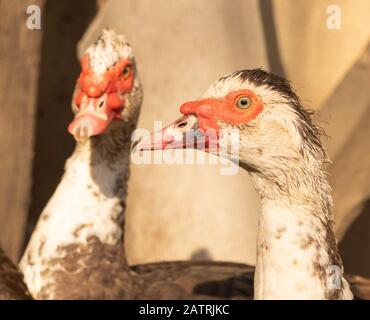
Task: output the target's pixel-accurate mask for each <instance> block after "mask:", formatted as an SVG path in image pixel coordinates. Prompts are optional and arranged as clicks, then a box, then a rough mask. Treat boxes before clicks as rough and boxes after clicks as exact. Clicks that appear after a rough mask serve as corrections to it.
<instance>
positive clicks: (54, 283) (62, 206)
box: [20, 124, 130, 299]
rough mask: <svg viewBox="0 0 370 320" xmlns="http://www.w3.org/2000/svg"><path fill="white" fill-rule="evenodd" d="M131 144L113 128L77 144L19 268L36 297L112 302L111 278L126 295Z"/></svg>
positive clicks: (124, 133) (128, 137) (125, 136)
mask: <svg viewBox="0 0 370 320" xmlns="http://www.w3.org/2000/svg"><path fill="white" fill-rule="evenodd" d="M129 139H130V135H129V134H127V132H124V130H123V128H122V127H121V126H119V125H116V124H115V125H113V126H112V128H111V129H110V131H109V132H108V133H107V134H106V135H103V136H98V137H93V138H91V139H90V140H89V141H87V142H86V143H80V144H78V145H77V146H76V149H75V151H74V153H73V154H72V156H71V157H70V158H69V159H68V160H67V162H66V168H65V174H64V176H63V178H62V180H61V182H60V184H59V185H58V187H57V189H56V191H55V193H54V195H53V197H52V198H51V199H50V201H49V203H48V204H47V206H46V207H45V209H44V211H43V212H42V214H41V216H40V219H39V222H38V224H37V227H36V229H35V231H34V233H33V235H32V238H31V240H30V242H29V244H28V247H27V249H26V251H25V254H24V256H23V258H22V261H21V264H20V266H21V269H22V271H23V273H24V275H25V281H26V283H27V285H28V287H29V289H30V291H31V293H32V294H33V296H34V297H36V298H42V299H58V298H91V293H92V292H93V291H94V293H93V297H95V298H108V297H109V296H107V292H109V291H108V290H107V289H106V287H107V285H109V283H108V284H107V283H105V282H107V281H108V282H109V281H110V280H109V279H112V277H115V278H116V280H114V281H115V282H114V283H112V284H111V291H110V292H112V291H113V292H114V290H116V292H120V296H122V294H123V293H122V292H123V291H122V290H123V288H124V287H125V285H127V282H129V278H130V277H129V274H128V265H127V261H126V256H125V250H124V211H125V200H126V193H127V180H128V176H129V159H130V158H129V157H130V141H129ZM115 268H116V269H115ZM114 275H115V276H114ZM112 281H113V280H112ZM83 284H84V285H86V288H83ZM124 284H125V285H124ZM115 286H118V288H117V289H115ZM128 287H129V286H128ZM92 290H93V291H92ZM121 291H122V292H121ZM85 294H90V296H89V297H87V296H85ZM110 298H117V297H116V296H110Z"/></svg>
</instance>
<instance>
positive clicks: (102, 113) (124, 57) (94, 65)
mask: <svg viewBox="0 0 370 320" xmlns="http://www.w3.org/2000/svg"><path fill="white" fill-rule="evenodd" d="M81 69H82V70H81V74H80V76H79V78H78V80H77V83H76V86H75V92H74V95H73V100H72V110H73V112H74V114H75V117H74V119H73V121H72V122H71V123H70V125H69V126H68V131H69V132H70V133H71V134H72V135H73V136H74V138H75V140H76V141H78V142H84V141H86V140H88V139H89V138H90V137H92V136H97V135H103V134H105V133H106V132H108V131H109V128H110V126H112V123H117V122H120V123H127V122H136V119H137V117H138V114H139V111H140V110H139V109H140V106H141V102H142V95H143V93H142V87H141V84H140V81H139V78H138V75H137V70H136V64H135V59H134V55H133V53H132V49H131V47H130V45H129V43H128V42H127V40H126V38H125V36H123V35H117V34H116V33H115V32H114V31H113V30H104V31H103V33H102V35H101V36H100V37H99V38H98V40H97V41H96V42H95V43H94V44H92V45H91V46H90V47H89V48H88V49H87V50H86V52H85V54H84V56H83V57H82V60H81Z"/></svg>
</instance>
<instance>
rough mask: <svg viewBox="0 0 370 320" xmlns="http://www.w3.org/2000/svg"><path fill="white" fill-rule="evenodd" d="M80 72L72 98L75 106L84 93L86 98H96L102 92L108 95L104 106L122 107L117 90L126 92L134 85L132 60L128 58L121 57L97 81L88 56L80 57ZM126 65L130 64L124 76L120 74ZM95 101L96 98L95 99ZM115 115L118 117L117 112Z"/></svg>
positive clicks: (115, 108)
mask: <svg viewBox="0 0 370 320" xmlns="http://www.w3.org/2000/svg"><path fill="white" fill-rule="evenodd" d="M81 64H82V72H81V74H80V77H79V79H78V90H79V91H78V92H77V93H76V96H75V98H74V102H75V104H76V106H77V107H80V105H81V101H82V98H83V96H84V95H86V96H87V97H88V98H92V99H96V98H99V97H101V96H102V95H103V94H105V93H106V94H107V95H108V99H107V104H106V108H107V109H108V110H115V111H117V110H118V109H121V108H123V106H124V105H123V101H122V100H121V98H120V97H119V96H118V95H117V92H121V93H123V94H124V93H127V92H130V91H131V90H132V87H133V85H134V70H133V68H132V62H131V61H130V60H128V59H123V60H121V61H120V62H118V63H117V64H116V65H115V66H114V67H113V68H112V69H110V70H108V71H107V72H105V74H104V75H103V79H102V80H101V81H100V82H97V81H96V79H95V75H94V72H93V70H92V69H91V68H90V65H89V58H88V56H84V57H83V58H82V62H81ZM126 66H131V68H130V74H129V75H128V76H126V77H124V76H123V75H122V72H123V70H124V69H125V67H126ZM96 101H97V99H96ZM115 117H116V118H119V114H118V113H115Z"/></svg>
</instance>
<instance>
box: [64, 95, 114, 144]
mask: <svg viewBox="0 0 370 320" xmlns="http://www.w3.org/2000/svg"><path fill="white" fill-rule="evenodd" d="M107 100H108V98H107V95H106V94H103V95H102V96H100V97H98V98H92V97H88V96H87V95H84V96H83V98H82V99H81V103H80V106H79V111H78V112H77V114H76V115H75V118H74V120H73V121H72V122H71V124H70V125H69V126H68V131H69V133H71V134H72V135H73V137H74V138H75V140H76V141H79V142H83V141H86V140H87V139H89V138H90V137H91V136H95V135H99V134H102V133H103V132H104V131H106V130H107V128H108V126H109V125H110V123H111V122H112V120H113V119H114V118H115V115H116V114H115V111H114V110H112V109H111V108H109V107H108V101H107Z"/></svg>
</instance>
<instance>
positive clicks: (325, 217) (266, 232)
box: [251, 159, 352, 299]
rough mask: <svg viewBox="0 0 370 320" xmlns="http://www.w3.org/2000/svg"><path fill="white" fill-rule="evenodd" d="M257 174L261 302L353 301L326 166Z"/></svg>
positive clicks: (257, 287) (317, 164)
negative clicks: (260, 206)
mask: <svg viewBox="0 0 370 320" xmlns="http://www.w3.org/2000/svg"><path fill="white" fill-rule="evenodd" d="M311 160H312V161H311V163H309V164H307V163H304V161H302V162H301V163H295V164H294V165H289V164H287V167H286V168H284V170H282V171H281V172H275V173H272V174H271V173H269V176H268V177H267V176H266V175H262V174H260V173H252V174H251V176H252V180H253V181H254V184H255V186H256V189H257V191H258V193H259V194H260V196H261V200H262V212H261V216H260V221H259V229H258V240H257V265H256V273H255V298H256V299H351V298H352V294H351V292H350V289H349V286H348V283H347V282H346V280H345V279H344V278H343V265H342V261H341V258H340V256H339V252H338V248H337V244H336V240H335V236H334V232H333V228H332V224H333V221H332V213H331V208H332V200H331V195H330V187H329V185H328V182H327V179H326V175H325V172H323V171H322V169H321V163H320V162H317V161H316V160H315V159H311Z"/></svg>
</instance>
